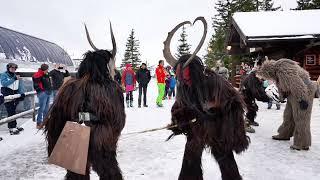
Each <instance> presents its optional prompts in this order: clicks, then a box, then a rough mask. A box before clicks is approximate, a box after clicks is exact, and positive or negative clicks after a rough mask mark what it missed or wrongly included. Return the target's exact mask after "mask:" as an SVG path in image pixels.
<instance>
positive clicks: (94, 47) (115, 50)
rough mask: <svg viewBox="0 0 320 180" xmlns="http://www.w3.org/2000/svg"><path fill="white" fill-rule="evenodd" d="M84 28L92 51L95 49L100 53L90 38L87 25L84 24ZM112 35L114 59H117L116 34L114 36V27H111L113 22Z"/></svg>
mask: <svg viewBox="0 0 320 180" xmlns="http://www.w3.org/2000/svg"><path fill="white" fill-rule="evenodd" d="M84 28H85V30H86V35H87V39H88V42H89V44H90V46H91V47H92V49H94V50H95V51H98V50H99V49H98V48H97V47H96V46H95V45H94V44H93V42H92V40H91V38H90V34H89V31H88V28H87V26H86V24H84ZM110 33H111V41H112V52H111V53H112V57H113V58H114V57H116V54H117V44H116V40H115V37H114V34H113V30H112V25H111V22H110Z"/></svg>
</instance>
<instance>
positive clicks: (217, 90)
mask: <svg viewBox="0 0 320 180" xmlns="http://www.w3.org/2000/svg"><path fill="white" fill-rule="evenodd" d="M189 57H190V55H184V56H182V57H180V59H179V61H178V62H177V64H176V66H175V70H176V75H177V80H178V86H177V92H178V93H177V96H176V102H175V103H174V105H173V107H172V109H171V113H172V124H177V125H178V128H173V129H172V131H173V133H174V135H177V134H182V133H183V134H185V135H186V137H187V142H186V145H185V152H184V157H183V162H182V168H181V171H180V175H179V180H202V179H203V177H202V168H201V156H202V152H203V150H204V148H208V149H210V151H211V153H212V155H213V156H214V158H215V159H216V161H217V162H218V164H219V167H220V171H221V176H222V179H223V180H237V179H241V176H240V174H239V171H238V166H237V163H236V161H235V159H234V156H233V151H235V152H236V153H240V152H242V151H244V150H245V149H246V148H247V147H248V145H249V138H248V137H247V136H246V132H245V128H244V106H243V100H242V97H241V96H240V94H239V92H238V91H236V90H235V89H234V88H233V87H232V86H231V85H230V83H229V82H228V81H227V80H225V79H224V78H223V77H221V76H219V75H217V74H216V73H215V72H214V71H212V70H209V69H205V68H204V66H203V64H202V61H201V59H200V58H199V57H197V56H196V57H195V58H194V59H193V61H192V62H191V63H190V64H189V65H188V66H187V67H186V68H184V69H183V68H182V66H183V64H184V63H185V62H186V61H187V59H188V58H189ZM194 118H196V120H197V121H196V122H195V123H190V121H191V120H192V119H194Z"/></svg>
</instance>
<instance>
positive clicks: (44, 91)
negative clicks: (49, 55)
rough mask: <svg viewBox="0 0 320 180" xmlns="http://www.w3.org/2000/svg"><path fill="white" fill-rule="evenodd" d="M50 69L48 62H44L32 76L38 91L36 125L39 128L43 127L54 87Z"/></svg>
mask: <svg viewBox="0 0 320 180" xmlns="http://www.w3.org/2000/svg"><path fill="white" fill-rule="evenodd" d="M48 70H49V66H48V65H47V64H42V65H41V67H40V68H39V69H38V72H36V73H35V74H34V75H33V76H32V80H33V87H34V89H35V90H36V91H37V96H38V99H39V110H38V117H37V126H36V127H37V129H42V127H43V119H44V118H45V116H46V115H47V113H48V110H49V103H50V95H51V91H52V87H51V80H50V77H49V73H48Z"/></svg>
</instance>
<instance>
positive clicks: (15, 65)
mask: <svg viewBox="0 0 320 180" xmlns="http://www.w3.org/2000/svg"><path fill="white" fill-rule="evenodd" d="M11 67H16V68H18V65H17V64H15V63H8V64H7V71H9V68H11Z"/></svg>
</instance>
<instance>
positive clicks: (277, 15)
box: [233, 10, 320, 37]
mask: <svg viewBox="0 0 320 180" xmlns="http://www.w3.org/2000/svg"><path fill="white" fill-rule="evenodd" d="M319 18H320V10H303V11H265V12H236V13H234V15H233V19H234V21H235V23H236V24H237V25H238V26H239V28H240V29H241V31H242V32H243V34H244V35H245V36H247V37H255V36H259V37H267V36H296V35H314V34H320V24H319V23H315V20H316V19H319Z"/></svg>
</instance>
